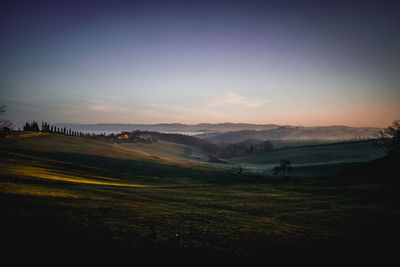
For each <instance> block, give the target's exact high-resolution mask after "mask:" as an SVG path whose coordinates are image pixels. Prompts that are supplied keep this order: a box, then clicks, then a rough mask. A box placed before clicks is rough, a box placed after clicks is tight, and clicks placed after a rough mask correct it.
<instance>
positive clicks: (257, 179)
mask: <svg viewBox="0 0 400 267" xmlns="http://www.w3.org/2000/svg"><path fill="white" fill-rule="evenodd" d="M41 138H42V137H39V138H33V139H31V140H29V142H26V143H24V144H23V145H22V144H21V143H19V144H14V145H12V144H1V148H2V149H1V153H0V155H1V160H2V163H1V165H0V201H1V203H3V204H2V205H1V206H0V216H1V218H0V219H1V221H2V222H3V226H2V227H1V229H0V230H1V233H0V234H1V236H2V238H3V242H4V243H6V244H7V245H8V246H7V250H6V252H7V253H5V255H8V256H10V255H21V254H24V255H28V256H29V257H28V258H29V259H32V258H35V257H38V255H41V259H42V260H45V259H53V258H56V259H57V260H60V259H63V260H65V259H68V258H76V259H78V257H84V258H86V259H88V260H90V261H91V262H92V263H93V262H95V260H96V259H97V260H99V259H100V260H103V259H109V260H112V261H117V260H118V259H130V260H131V261H132V260H133V261H135V262H136V261H137V260H139V259H145V260H147V262H149V263H151V262H161V263H164V264H165V263H166V262H171V263H174V264H179V263H181V264H182V265H187V264H188V262H189V263H209V262H210V261H212V262H219V263H243V264H249V263H260V264H270V265H290V264H302V263H307V264H309V265H313V264H315V265H320V264H324V265H326V264H327V263H339V264H344V263H360V262H371V261H374V260H377V261H380V262H379V263H381V264H383V263H385V261H386V260H389V259H390V257H391V255H393V254H392V252H393V250H394V249H395V248H394V247H391V246H390V245H389V241H391V240H396V239H397V238H398V237H399V236H400V235H399V230H398V226H397V225H398V223H399V222H400V209H399V205H398V204H399V197H398V193H397V192H398V190H399V187H400V183H399V182H398V181H396V180H393V179H392V180H384V179H381V180H379V179H378V181H370V180H365V179H364V178H363V176H361V177H356V176H355V175H356V174H354V173H352V174H351V175H348V176H346V175H342V176H339V177H332V178H329V179H328V178H321V179H305V178H303V179H293V180H285V181H282V180H278V179H272V178H271V179H266V178H265V177H262V176H256V175H250V174H249V175H244V176H238V175H237V174H236V173H234V172H231V171H229V170H228V169H217V168H198V167H197V166H198V165H196V164H194V165H190V164H186V163H185V165H184V166H186V167H182V165H179V164H176V165H174V164H161V163H160V162H158V161H153V160H152V159H150V157H148V158H146V157H141V156H137V153H136V152H134V151H133V152H132V153H133V154H134V155H132V156H129V157H132V158H130V159H127V157H128V156H127V155H125V154H124V153H125V151H129V150H123V151H124V152H123V153H122V152H121V153H122V154H124V156H120V158H119V156H118V157H117V156H115V155H114V157H112V158H111V157H107V156H100V155H98V154H97V155H95V154H94V152H93V151H94V150H91V149H92V148H90V147H93V146H100V147H103V144H100V143H97V142H94V143H92V144H90V143H88V144H89V145H88V147H85V146H86V145H85V144H86V143H85V142H86V140H85V139H83V138H74V137H65V138H66V139H70V140H67V141H71V142H73V143H74V144H75V146H78V145H79V144H78V143H79V142H83V143H81V146H82V147H81V148H80V149H81V152H80V153H77V151H76V150H75V151H74V152H73V151H71V148H70V147H69V146H68V145H65V146H63V144H61V143H59V144H57V141H56V140H62V142H63V143H65V141H66V139H53V138H50V139H47V138H45V139H41ZM47 140H49V142H50V143H51V145H49V148H46V149H36V148H35V147H36V146H37V144H38V143H40V142H42V143H46V141H47ZM81 140H82V141H81ZM36 142H38V143H36ZM57 145H58V146H57ZM50 148H51V149H50ZM74 149H78V148H74ZM86 149H87V151H91V153H90V154H85V153H83V152H82V151H85V150H86ZM102 149H103V148H102ZM146 153H147V152H146ZM129 157H128V158H129ZM133 157H137V158H136V159H133ZM169 162H171V161H168V163H169ZM172 162H175V161H172ZM188 166H189V167H188ZM202 166H203V165H202ZM25 168H26V171H25V172H23V171H21V170H25ZM16 170H17V171H16ZM43 173H45V174H48V175H50V176H55V177H70V178H71V177H72V178H73V179H80V180H78V181H69V180H65V179H64V180H63V179H50V178H49V177H43ZM386 176H391V174H390V173H388V174H386ZM72 178H71V179H72ZM356 178H357V179H356ZM85 181H99V182H101V183H88V182H85ZM114 183H118V184H120V185H122V186H116V185H115V184H114ZM124 184H126V185H130V186H124ZM138 185H141V186H138ZM143 185H146V186H143ZM142 186H143V187H142ZM4 203H6V204H5V205H4Z"/></svg>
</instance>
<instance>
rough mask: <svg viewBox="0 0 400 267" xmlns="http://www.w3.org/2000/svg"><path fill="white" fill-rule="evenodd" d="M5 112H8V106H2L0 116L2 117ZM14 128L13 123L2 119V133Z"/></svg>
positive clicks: (0, 123) (0, 128)
mask: <svg viewBox="0 0 400 267" xmlns="http://www.w3.org/2000/svg"><path fill="white" fill-rule="evenodd" d="M5 112H6V106H5V105H2V106H0V115H2V114H3V113H5ZM12 128H13V125H12V123H11V121H9V120H3V119H0V133H6V132H9V131H11V129H12Z"/></svg>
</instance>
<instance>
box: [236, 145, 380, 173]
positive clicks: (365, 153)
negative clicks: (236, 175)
mask: <svg viewBox="0 0 400 267" xmlns="http://www.w3.org/2000/svg"><path fill="white" fill-rule="evenodd" d="M383 156H384V153H383V151H382V149H381V148H380V147H379V146H378V145H377V144H376V142H374V141H363V142H355V143H337V144H327V145H319V146H305V147H294V148H288V149H280V150H272V151H269V152H264V153H261V154H251V155H248V156H243V157H236V158H231V159H229V163H230V164H231V165H233V166H234V167H236V166H238V165H240V166H242V167H244V168H246V170H247V171H250V172H252V173H259V174H266V175H272V171H271V170H272V168H273V167H275V166H277V165H278V164H279V160H281V159H288V160H290V161H291V162H292V166H293V167H294V168H293V171H292V172H291V173H290V174H291V175H292V176H295V177H318V176H331V175H335V174H339V173H340V172H341V171H343V170H345V169H347V168H349V167H351V166H355V165H358V164H359V163H362V162H368V161H371V160H374V159H377V158H380V157H383Z"/></svg>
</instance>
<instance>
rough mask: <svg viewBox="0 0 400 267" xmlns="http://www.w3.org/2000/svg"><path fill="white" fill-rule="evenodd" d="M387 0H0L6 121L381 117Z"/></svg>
mask: <svg viewBox="0 0 400 267" xmlns="http://www.w3.org/2000/svg"><path fill="white" fill-rule="evenodd" d="M300 2H301V3H300ZM321 2H323V4H322V3H321ZM395 3H396V2H395V1H392V2H389V1H373V2H368V1H343V2H340V1H331V2H330V3H329V1H242V2H239V1H209V2H208V1H198V2H194V1H129V2H124V1H108V2H106V1H104V2H101V1H65V2H62V1H51V2H44V1H9V2H7V1H6V2H2V4H1V8H0V32H1V35H0V59H1V60H0V105H1V104H5V105H6V106H7V112H6V114H4V118H7V119H11V120H13V121H15V122H16V123H19V122H24V121H28V120H38V121H42V120H45V121H48V122H51V123H66V122H73V123H175V122H179V123H190V124H194V123H202V122H210V123H218V122H247V123H277V124H292V125H304V126H315V125H348V126H377V127H386V126H388V125H389V124H390V123H391V122H392V121H393V120H395V119H399V118H400V51H399V50H400V16H399V15H398V13H399V6H396V4H395Z"/></svg>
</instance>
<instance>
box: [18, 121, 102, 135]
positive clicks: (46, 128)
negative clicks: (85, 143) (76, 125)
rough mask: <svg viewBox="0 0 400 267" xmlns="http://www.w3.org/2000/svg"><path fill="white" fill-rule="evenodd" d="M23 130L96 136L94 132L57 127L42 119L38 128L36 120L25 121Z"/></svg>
mask: <svg viewBox="0 0 400 267" xmlns="http://www.w3.org/2000/svg"><path fill="white" fill-rule="evenodd" d="M23 130H24V132H25V131H34V132H48V133H58V134H64V135H68V136H79V137H87V138H93V139H95V138H96V135H95V134H89V133H83V132H79V131H74V130H72V129H71V128H69V129H67V128H66V127H57V126H56V125H50V124H48V123H47V122H43V121H42V127H41V128H39V124H38V123H37V122H36V121H33V122H32V123H29V122H27V123H25V126H24V128H23Z"/></svg>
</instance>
